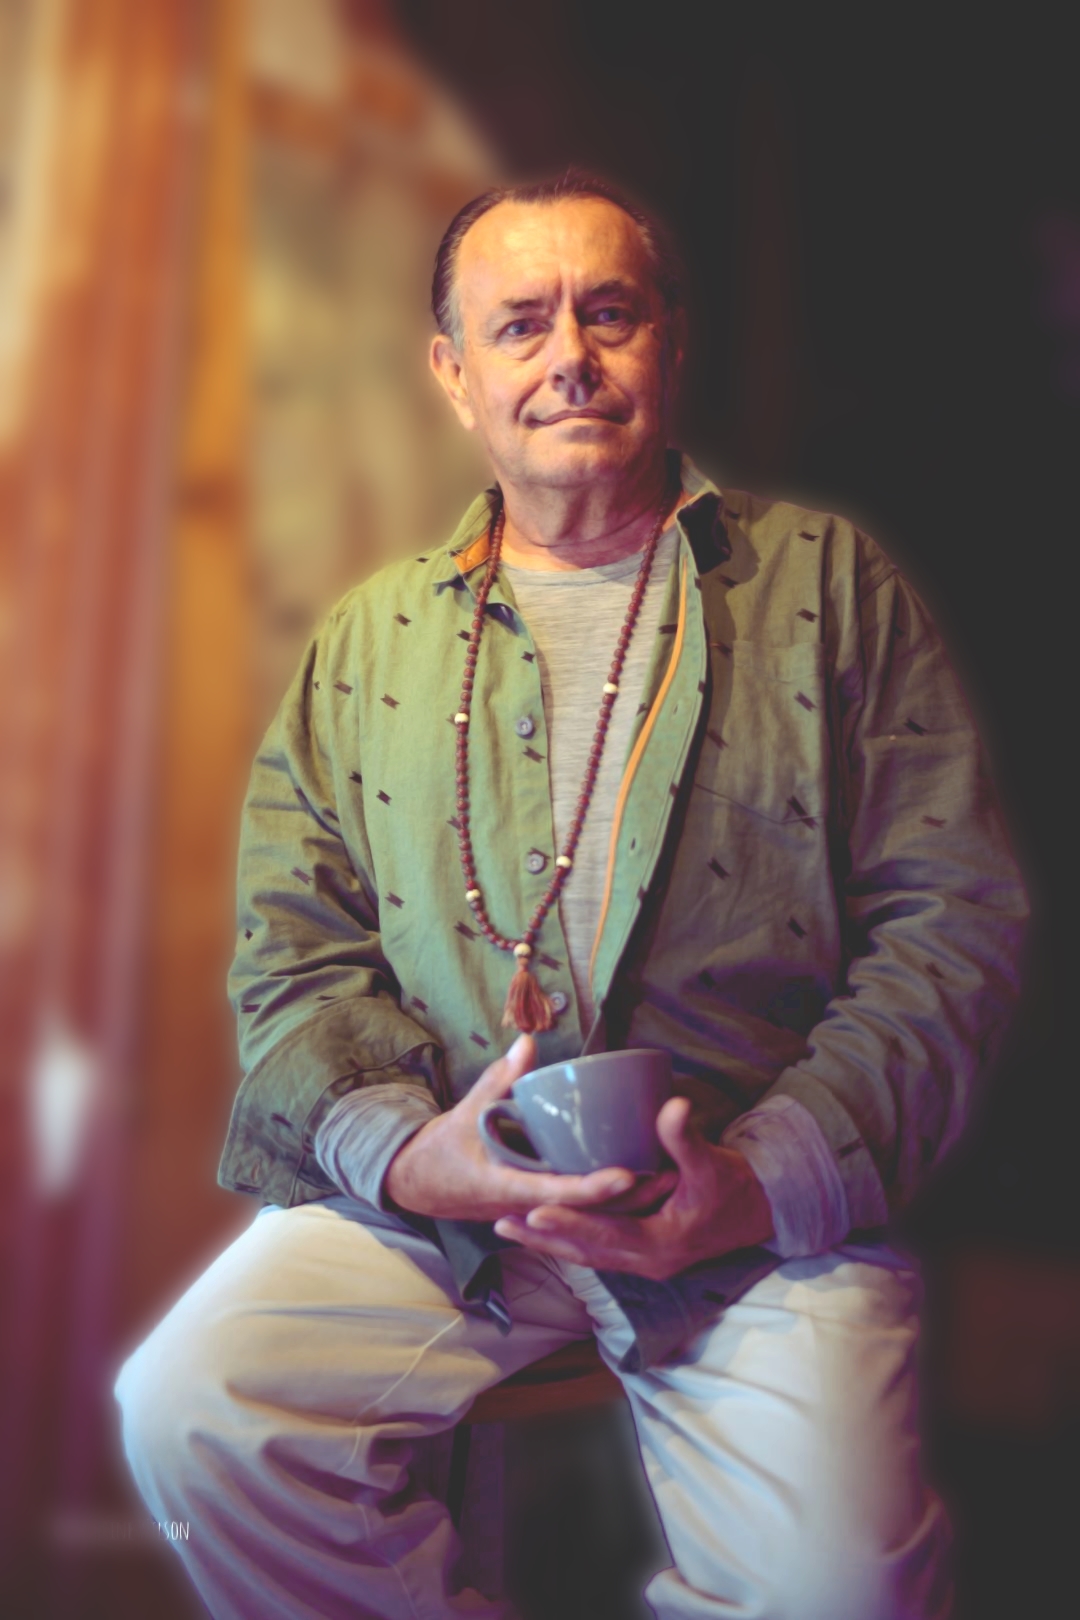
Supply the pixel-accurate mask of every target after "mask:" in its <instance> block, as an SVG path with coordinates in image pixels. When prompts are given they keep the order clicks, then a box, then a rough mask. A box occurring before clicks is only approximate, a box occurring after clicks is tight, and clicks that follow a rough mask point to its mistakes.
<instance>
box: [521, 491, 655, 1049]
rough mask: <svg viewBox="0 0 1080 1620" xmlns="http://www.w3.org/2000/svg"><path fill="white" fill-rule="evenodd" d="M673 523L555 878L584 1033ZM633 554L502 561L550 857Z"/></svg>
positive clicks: (580, 771)
mask: <svg viewBox="0 0 1080 1620" xmlns="http://www.w3.org/2000/svg"><path fill="white" fill-rule="evenodd" d="M676 536H677V530H676V527H675V524H674V523H672V524H671V526H670V527H669V528H668V529H666V530H665V531H664V534H663V535H662V537H661V539H660V543H659V545H658V546H657V548H656V555H655V557H654V558H653V565H652V569H651V571H650V574H649V584H648V588H647V590H646V592H645V599H644V601H643V602H642V604H641V612H640V614H639V615H638V621H637V625H636V626H635V629H634V634H633V635H632V636H631V638H630V646H629V648H628V650H627V654H626V662H625V663H624V664H623V670H622V676H621V678H620V681H619V695H618V697H617V698H616V699H615V705H614V708H613V709H612V714H611V724H610V726H609V727H608V733H607V741H606V743H605V745H604V754H603V758H602V759H601V762H600V770H599V772H598V773H597V778H596V786H595V789H594V792H593V796H592V800H591V802H590V805H589V810H588V814H587V815H586V817H585V825H584V827H583V828H582V832H581V837H580V839H579V841H578V846H577V851H576V853H575V855H574V866H573V870H572V871H571V873H570V876H569V877H568V878H567V880H566V882H565V883H564V884H563V889H562V895H561V897H560V900H559V909H560V914H561V917H562V925H563V932H564V933H565V935H566V945H567V950H568V952H569V955H570V963H569V966H570V973H571V976H572V978H573V981H574V989H575V990H576V992H577V998H578V1005H579V1008H580V1011H581V1020H582V1030H583V1032H585V1031H587V1030H588V1028H589V1026H590V1025H591V1023H592V1021H593V1016H594V1013H595V1008H594V1005H593V999H592V993H591V990H590V986H589V959H590V957H591V955H592V949H593V942H594V940H595V938H596V930H597V926H598V924H599V921H600V907H601V903H602V901H603V895H604V877H605V873H606V871H607V863H608V846H609V843H610V839H611V825H612V820H613V817H614V813H615V800H616V798H617V797H618V792H619V783H620V781H621V780H622V774H623V767H624V765H625V764H626V756H627V754H628V752H629V746H630V734H631V731H632V730H633V726H634V720H635V718H636V717H637V714H638V710H639V706H640V704H641V699H642V693H643V692H644V689H645V675H646V671H647V669H648V666H649V660H650V659H651V657H652V653H653V647H654V644H655V642H656V636H657V632H658V630H659V627H660V615H661V612H662V611H663V604H664V594H665V588H666V585H667V580H668V576H669V574H670V572H671V567H672V563H673V561H674V558H675V546H676ZM640 567H641V552H635V553H634V555H633V556H631V557H624V558H622V559H621V560H620V561H619V562H613V563H602V564H601V565H600V566H599V567H597V568H581V569H575V570H573V571H572V572H566V573H551V572H547V571H540V570H537V569H533V568H516V567H510V566H509V565H508V564H506V563H504V564H503V571H504V572H505V574H506V576H507V578H508V580H509V583H510V588H511V590H512V591H513V593H514V599H515V601H516V602H517V605H518V610H519V611H520V613H521V616H522V618H523V619H524V620H525V623H526V624H527V625H528V627H529V632H530V634H531V636H532V638H533V641H534V643H535V645H536V659H537V664H538V665H539V669H540V682H541V686H542V689H543V694H544V716H545V719H546V721H547V731H548V769H549V772H550V776H551V805H552V815H553V819H554V823H555V848H554V849H553V850H550V851H545V853H546V854H548V855H549V856H550V859H551V860H554V858H555V856H556V855H557V854H559V853H560V851H561V850H562V848H563V845H564V843H565V841H566V835H567V832H568V830H569V827H570V823H571V821H572V820H573V815H574V810H575V809H576V807H577V802H578V796H579V794H580V793H581V786H582V782H583V780H584V777H585V768H586V765H587V763H588V758H589V749H590V748H591V747H592V740H593V735H594V733H595V731H596V721H597V717H598V715H599V713H600V700H601V698H602V696H603V689H604V682H605V681H606V680H607V678H608V672H609V670H610V668H611V660H612V658H613V657H614V654H615V644H616V642H617V641H618V639H619V631H620V630H621V629H622V626H623V621H624V620H625V618H626V610H627V608H628V607H629V606H630V598H631V596H632V595H633V590H634V584H635V581H636V579H637V576H638V570H639V568H640Z"/></svg>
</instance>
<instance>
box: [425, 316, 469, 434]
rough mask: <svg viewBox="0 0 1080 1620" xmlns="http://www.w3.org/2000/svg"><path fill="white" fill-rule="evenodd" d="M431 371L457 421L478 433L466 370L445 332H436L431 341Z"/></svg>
mask: <svg viewBox="0 0 1080 1620" xmlns="http://www.w3.org/2000/svg"><path fill="white" fill-rule="evenodd" d="M428 358H429V361H430V364H431V369H432V371H433V372H434V373H435V375H436V377H437V378H438V379H439V382H440V384H441V385H442V388H443V390H444V391H445V393H446V396H447V398H448V399H449V401H450V403H451V405H452V406H453V407H454V410H455V411H456V412H457V419H458V421H459V422H460V423H461V425H462V427H463V428H465V429H466V430H467V432H469V433H474V432H475V431H476V417H475V416H474V415H473V410H472V406H471V405H470V404H469V387H468V383H467V382H466V381H465V368H464V366H463V365H462V362H461V355H460V354H459V353H458V350H457V348H456V346H455V345H454V344H453V343H452V342H451V340H450V339H449V338H448V337H447V336H446V334H445V333H444V332H436V334H435V336H434V337H433V338H432V340H431V352H430V355H429V357H428Z"/></svg>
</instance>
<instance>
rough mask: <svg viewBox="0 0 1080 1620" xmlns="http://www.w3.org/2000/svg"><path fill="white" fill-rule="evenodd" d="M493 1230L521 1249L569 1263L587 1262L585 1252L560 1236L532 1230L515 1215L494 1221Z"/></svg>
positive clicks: (578, 1264)
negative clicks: (555, 1236)
mask: <svg viewBox="0 0 1080 1620" xmlns="http://www.w3.org/2000/svg"><path fill="white" fill-rule="evenodd" d="M495 1230H496V1232H498V1234H499V1236H500V1237H503V1238H509V1240H510V1241H511V1243H518V1244H520V1245H521V1247H522V1248H523V1249H531V1250H532V1251H533V1253H534V1254H547V1255H551V1256H552V1258H553V1259H555V1260H569V1262H570V1263H571V1265H576V1266H582V1265H587V1264H588V1263H589V1261H588V1257H587V1256H586V1255H585V1253H584V1252H583V1251H582V1250H581V1249H578V1248H576V1247H575V1246H574V1244H572V1243H567V1242H565V1241H564V1240H563V1239H561V1238H551V1237H548V1235H547V1234H546V1233H544V1232H534V1231H532V1230H531V1229H530V1228H529V1227H528V1226H526V1224H525V1222H524V1221H523V1220H520V1219H519V1218H518V1217H517V1216H511V1215H508V1216H504V1217H503V1218H502V1220H498V1221H496V1222H495Z"/></svg>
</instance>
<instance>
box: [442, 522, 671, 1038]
mask: <svg viewBox="0 0 1080 1620" xmlns="http://www.w3.org/2000/svg"><path fill="white" fill-rule="evenodd" d="M667 511H668V502H667V500H666V499H665V501H664V503H663V505H662V506H661V509H660V515H659V517H658V518H657V520H656V523H655V524H654V526H653V531H652V534H651V535H650V536H649V540H648V543H647V544H646V546H645V550H644V553H643V554H642V558H641V566H640V568H639V569H638V575H637V579H636V581H635V583H634V590H633V594H632V596H631V598H630V605H629V607H628V608H627V610H626V618H625V619H624V620H623V626H622V629H621V630H620V632H619V639H618V641H617V642H616V644H615V656H614V657H613V658H612V660H611V668H610V670H609V671H608V678H607V680H606V681H605V682H604V691H603V696H602V698H601V701H600V715H599V718H598V719H597V722H596V731H595V733H594V734H593V740H592V747H591V748H590V750H589V762H588V764H587V765H586V767H585V777H584V780H583V781H582V784H581V792H580V793H579V794H578V801H577V806H576V808H575V810H574V815H573V819H572V821H571V823H570V830H569V832H568V833H567V835H566V843H565V844H564V846H563V849H562V852H561V853H560V854H559V855H556V857H555V871H554V875H553V877H552V879H551V882H550V883H549V884H548V887H547V890H546V892H545V894H544V896H543V898H542V899H541V901H540V903H539V905H538V906H537V908H536V910H535V911H534V912H533V914H532V916H531V917H530V919H529V925H528V927H527V928H526V930H525V932H524V933H523V934H522V936H521V938H520V939H506V938H504V937H503V935H502V934H500V933H498V932H497V930H496V929H495V928H493V927H492V924H491V921H490V919H489V917H488V914H487V910H486V908H485V906H484V896H483V891H482V890H481V888H480V885H479V883H478V882H477V879H476V858H475V856H474V854H473V847H472V834H471V832H470V829H469V717H470V714H471V712H472V695H473V679H474V677H475V674H476V661H477V656H478V654H479V650H480V637H481V635H482V634H483V629H484V618H485V613H486V610H487V599H488V594H489V592H490V590H491V587H492V585H493V584H494V583H495V575H496V573H497V572H498V568H499V556H500V553H501V551H502V539H503V529H504V528H505V525H506V510H505V506H504V505H503V503H502V502H501V501H500V504H499V510H498V513H497V515H495V516H493V519H492V525H491V530H490V535H489V545H490V550H489V556H488V564H487V568H486V569H485V570H484V577H483V579H482V580H481V582H480V587H479V589H478V590H477V593H476V607H475V610H474V612H473V618H472V627H471V629H470V631H469V645H468V648H467V650H466V653H465V673H464V675H463V677H462V682H461V699H460V702H459V703H458V712H457V714H455V716H454V726H455V728H456V730H457V820H458V824H459V826H458V852H459V855H460V857H461V871H462V875H463V877H464V879H465V899H466V900H467V901H468V903H469V906H470V907H471V909H472V913H473V916H474V917H475V919H476V926H477V927H478V928H479V929H480V932H481V933H482V934H483V935H484V936H485V937H486V938H487V939H489V940H490V941H491V943H492V944H493V945H497V946H498V948H499V950H500V951H512V952H513V954H514V956H515V957H516V958H517V971H516V973H515V974H514V976H513V978H512V980H511V981H510V989H509V992H508V993H507V997H506V1006H505V1008H504V1010H503V1018H502V1021H503V1025H504V1026H505V1027H509V1028H513V1027H515V1026H516V1027H517V1028H518V1029H519V1030H521V1031H522V1032H523V1033H525V1034H528V1035H531V1034H533V1032H534V1031H536V1030H542V1029H550V1028H551V1027H552V1025H553V1023H554V1022H555V1009H554V1007H553V1006H552V1004H551V1000H550V998H549V997H548V996H547V995H545V994H544V991H543V990H542V989H541V988H540V985H539V984H538V983H537V982H536V978H535V976H534V974H533V973H532V971H531V968H532V955H533V946H534V945H535V944H536V940H537V936H538V935H539V933H540V929H541V927H542V925H543V922H544V918H545V917H546V916H547V914H548V912H549V911H550V910H551V908H552V906H553V905H554V904H555V901H556V900H557V899H558V896H559V892H560V890H561V889H562V887H563V884H564V883H565V882H566V880H567V878H568V877H569V875H570V872H571V871H572V869H573V865H574V851H575V850H576V849H577V844H578V839H579V838H580V837H581V829H582V827H583V826H584V825H585V816H586V814H587V812H588V809H589V802H590V800H591V799H592V796H593V789H594V788H595V787H596V778H597V774H598V772H599V770H600V761H601V759H602V757H603V753H604V742H605V740H606V737H607V729H608V723H609V721H610V719H611V711H612V709H613V708H614V706H615V699H616V698H617V697H618V695H619V677H620V676H621V674H622V667H623V663H624V661H625V659H626V650H627V648H628V647H629V645H630V637H631V636H632V635H633V633H634V626H635V624H636V623H637V619H638V614H639V613H640V611H641V604H642V601H643V600H644V596H645V589H646V586H647V585H648V583H649V572H650V570H651V568H652V562H653V557H654V556H655V555H656V547H657V544H658V543H659V540H660V536H661V534H662V533H663V531H664V519H665V517H666V515H667Z"/></svg>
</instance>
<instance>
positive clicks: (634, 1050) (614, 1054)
mask: <svg viewBox="0 0 1080 1620" xmlns="http://www.w3.org/2000/svg"><path fill="white" fill-rule="evenodd" d="M618 1057H660V1058H666V1059H667V1062H668V1067H669V1069H670V1067H671V1062H672V1055H671V1053H670V1052H669V1051H668V1049H667V1047H664V1046H621V1047H616V1048H615V1050H614V1051H610V1052H589V1053H585V1054H582V1056H580V1057H569V1058H559V1059H557V1060H556V1062H554V1063H545V1064H544V1066H543V1068H541V1069H530V1070H529V1072H528V1074H523V1075H521V1076H520V1078H519V1079H517V1080H515V1081H514V1083H513V1085H512V1086H511V1088H510V1090H511V1093H513V1092H515V1091H516V1090H517V1088H518V1086H523V1085H525V1084H526V1082H527V1081H530V1080H539V1079H540V1078H541V1077H542V1076H543V1075H546V1074H551V1073H553V1072H554V1071H555V1070H557V1069H565V1068H567V1067H568V1065H570V1064H572V1063H576V1064H584V1063H595V1062H596V1061H597V1060H598V1059H599V1058H618ZM568 1078H570V1079H573V1078H574V1077H572V1076H570V1077H568Z"/></svg>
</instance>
